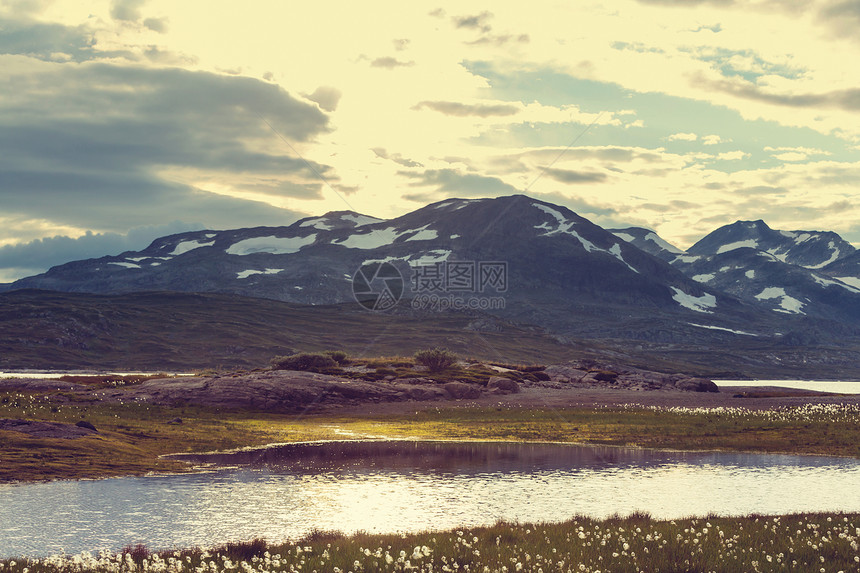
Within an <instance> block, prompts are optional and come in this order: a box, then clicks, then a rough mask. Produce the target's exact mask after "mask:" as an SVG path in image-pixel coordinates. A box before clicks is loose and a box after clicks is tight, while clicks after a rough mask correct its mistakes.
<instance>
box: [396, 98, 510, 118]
mask: <svg viewBox="0 0 860 573" xmlns="http://www.w3.org/2000/svg"><path fill="white" fill-rule="evenodd" d="M424 108H429V109H432V110H433V111H438V112H439V113H443V114H445V115H453V116H456V117H467V116H477V117H493V116H508V115H514V114H516V113H518V112H519V111H520V108H518V107H517V106H515V105H510V104H465V103H460V102H456V101H422V102H419V103H417V104H415V106H413V108H412V109H416V110H418V109H424Z"/></svg>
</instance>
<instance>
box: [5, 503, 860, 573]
mask: <svg viewBox="0 0 860 573" xmlns="http://www.w3.org/2000/svg"><path fill="white" fill-rule="evenodd" d="M858 540H860V514H857V513H853V514H843V513H814V514H792V515H783V516H762V515H751V516H746V517H719V516H714V515H711V516H707V517H695V518H686V519H677V520H671V521H667V520H655V519H651V517H650V516H648V515H647V514H644V513H636V514H633V515H631V516H628V517H617V516H616V517H610V518H608V519H604V520H598V519H592V518H589V517H575V518H574V519H571V520H570V521H567V522H564V523H537V524H534V523H533V524H520V523H506V522H498V523H496V524H494V525H491V526H487V527H476V528H461V529H458V530H454V531H431V532H424V533H417V534H408V535H407V534H399V535H398V534H388V535H370V534H367V533H356V534H354V535H352V536H349V537H344V536H343V535H341V534H339V533H337V532H312V533H311V534H309V535H308V536H306V537H305V538H303V539H300V540H298V541H294V542H289V543H267V542H265V541H264V540H262V539H255V540H251V541H247V542H236V543H229V544H226V545H223V546H220V547H217V548H213V549H209V550H200V549H190V550H171V551H164V552H157V553H151V554H150V553H149V551H148V550H146V548H143V550H142V551H141V550H137V555H138V557H139V556H140V555H143V558H142V559H136V558H135V557H133V556H132V553H129V552H124V553H120V554H119V555H111V554H107V553H105V554H101V555H98V556H92V555H89V554H82V555H75V556H54V557H49V558H45V559H21V558H15V559H7V560H5V561H3V560H0V571H3V572H4V573H59V572H61V571H62V572H65V571H75V572H79V573H87V572H105V573H108V572H117V573H118V572H125V571H129V572H132V571H152V572H162V571H164V572H171V573H180V572H194V573H204V572H207V573H221V572H225V573H226V572H233V571H236V572H242V573H245V572H248V573H250V572H251V571H257V572H260V573H263V572H268V571H278V572H280V571H285V572H286V571H306V572H308V573H310V572H312V571H318V572H323V571H327V572H337V573H346V572H353V573H358V572H360V571H361V572H364V571H380V572H382V571H421V572H431V571H433V572H435V571H468V572H481V573H484V572H486V573H496V572H498V573H502V572H504V573H514V572H519V571H527V572H546V573H549V572H551V571H560V572H575V573H578V572H591V573H595V572H597V571H601V572H604V573H606V572H609V571H612V572H622V573H623V572H634V571H635V572H639V571H648V572H669V571H671V572H676V571H687V572H703V573H704V572H708V571H720V572H735V571H737V572H752V571H755V572H769V571H797V572H831V571H832V572H837V571H843V572H846V571H857V570H858V568H860V549H858Z"/></svg>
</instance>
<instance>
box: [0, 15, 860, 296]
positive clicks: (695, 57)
mask: <svg viewBox="0 0 860 573" xmlns="http://www.w3.org/2000/svg"><path fill="white" fill-rule="evenodd" d="M857 30H860V0H810V1H803V0H756V1H749V2H745V1H741V0H685V1H681V0H613V1H603V2H590V1H587V0H582V1H577V2H558V1H543V0H531V1H529V2H501V1H496V2H468V1H461V0H458V1H456V2H430V3H423V2H415V3H409V2H402V0H401V1H397V2H373V1H368V2H299V1H293V2H284V1H281V0H278V1H258V0H248V1H247V2H242V3H237V2H223V1H221V0H207V1H205V2H202V1H196V0H183V1H182V2H175V1H173V0H108V1H77V0H59V1H51V0H0V282H8V281H12V280H15V279H17V278H20V277H23V276H28V275H32V274H36V273H38V272H43V271H44V270H46V269H47V268H49V267H50V266H52V265H56V264H61V263H63V262H67V261H70V260H76V259H82V258H89V257H97V256H102V255H107V254H119V253H120V252H122V251H125V250H132V249H133V250H137V249H142V248H144V247H146V245H147V244H148V243H149V242H150V241H152V240H153V239H155V238H157V237H159V236H164V235H168V234H172V233H178V232H183V231H188V230H196V229H204V228H206V229H232V228H240V227H255V226H261V225H287V224H290V223H292V222H294V221H295V220H297V219H299V218H301V217H304V216H309V215H320V214H322V213H325V212H327V211H333V210H345V209H349V210H353V211H357V212H360V213H364V214H367V215H372V216H376V217H382V218H391V217H396V216H398V215H402V214H404V213H407V212H409V211H412V210H415V209H417V208H420V207H422V206H423V205H425V204H427V203H430V202H434V201H439V200H443V199H446V198H450V197H461V198H474V197H497V196H504V195H511V194H515V193H524V194H527V195H530V196H532V197H535V198H538V199H542V200H546V201H550V202H552V203H556V204H559V205H564V206H567V207H569V208H571V209H572V210H574V211H575V212H577V213H578V214H580V215H582V216H584V217H586V218H588V219H590V220H591V221H593V222H594V223H597V224H598V225H601V226H603V227H606V228H614V227H627V226H642V227H648V228H651V229H654V230H656V231H657V232H658V234H660V236H662V237H663V238H664V239H666V240H668V241H669V242H671V243H673V244H675V245H676V246H678V247H680V248H688V247H689V246H691V245H692V244H693V243H694V242H696V241H697V240H698V239H700V238H701V237H703V236H704V235H706V234H707V233H709V232H711V231H713V230H714V229H716V228H718V227H720V226H722V225H725V224H729V223H732V222H734V221H736V220H755V219H763V220H764V221H765V222H767V223H768V225H769V226H770V227H771V228H774V229H781V230H832V231H836V232H837V233H839V234H840V235H841V236H842V237H843V238H845V239H846V240H848V241H851V242H852V243H854V244H855V246H860V201H857V200H856V199H857V198H858V196H860V66H858V65H857V64H856V62H858V61H860V34H858V33H857Z"/></svg>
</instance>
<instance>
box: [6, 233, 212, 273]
mask: <svg viewBox="0 0 860 573" xmlns="http://www.w3.org/2000/svg"><path fill="white" fill-rule="evenodd" d="M204 228H205V226H204V225H202V224H201V223H184V222H182V221H174V222H172V223H168V224H166V225H155V226H146V227H137V228H134V229H131V230H130V231H129V232H128V233H126V234H120V233H93V232H91V231H88V232H87V233H86V234H85V235H82V236H80V237H78V238H75V239H73V238H71V237H66V236H56V237H46V238H43V239H36V240H34V241H30V242H28V243H21V244H17V245H5V246H3V247H0V276H8V275H10V274H13V273H14V274H16V275H19V276H25V275H32V274H37V273H40V272H44V271H45V270H47V269H48V268H50V267H53V266H56V265H61V264H63V263H67V262H69V261H76V260H80V259H91V258H96V257H103V256H105V255H118V254H120V253H122V252H125V251H137V250H141V249H144V248H146V247H147V246H148V245H149V244H150V243H151V242H152V241H153V240H155V239H157V238H159V237H164V236H166V235H173V234H176V233H182V232H185V231H195V230H200V229H204Z"/></svg>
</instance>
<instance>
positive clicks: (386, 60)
mask: <svg viewBox="0 0 860 573" xmlns="http://www.w3.org/2000/svg"><path fill="white" fill-rule="evenodd" d="M370 65H371V67H374V68H386V69H389V70H391V69H394V68H402V67H409V66H414V65H415V62H412V61H409V62H402V61H400V60H398V59H397V58H393V57H391V56H385V57H382V58H376V59H375V60H373V61H372V62H370Z"/></svg>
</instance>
